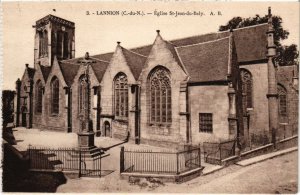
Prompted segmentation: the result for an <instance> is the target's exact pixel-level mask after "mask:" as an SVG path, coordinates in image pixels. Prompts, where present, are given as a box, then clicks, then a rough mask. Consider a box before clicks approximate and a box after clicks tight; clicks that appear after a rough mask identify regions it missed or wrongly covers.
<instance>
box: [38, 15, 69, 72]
mask: <svg viewBox="0 0 300 195" xmlns="http://www.w3.org/2000/svg"><path fill="white" fill-rule="evenodd" d="M33 27H34V28H35V37H34V40H35V41H34V67H35V68H36V65H37V64H40V65H43V66H51V65H52V63H53V59H54V56H56V57H57V59H58V60H66V59H71V58H74V57H75V24H74V22H70V21H68V20H65V19H62V18H59V17H56V16H53V15H47V16H45V17H44V18H42V19H39V20H38V21H36V24H35V26H33Z"/></svg>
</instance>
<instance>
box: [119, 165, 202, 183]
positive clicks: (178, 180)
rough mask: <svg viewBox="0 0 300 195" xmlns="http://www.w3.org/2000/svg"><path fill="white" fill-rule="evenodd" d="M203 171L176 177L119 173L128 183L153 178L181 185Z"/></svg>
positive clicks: (193, 171) (192, 171)
mask: <svg viewBox="0 0 300 195" xmlns="http://www.w3.org/2000/svg"><path fill="white" fill-rule="evenodd" d="M203 169H204V167H199V168H196V169H193V170H191V171H188V172H185V173H181V174H178V175H168V174H150V173H126V172H123V173H121V179H127V180H128V181H130V180H134V179H135V178H153V179H156V180H160V181H162V182H173V183H183V182H186V181H189V180H191V179H194V178H196V177H199V176H200V175H201V174H202V171H203Z"/></svg>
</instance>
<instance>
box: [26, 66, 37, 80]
mask: <svg viewBox="0 0 300 195" xmlns="http://www.w3.org/2000/svg"><path fill="white" fill-rule="evenodd" d="M27 73H28V77H29V78H33V76H34V73H35V69H34V68H30V67H27Z"/></svg>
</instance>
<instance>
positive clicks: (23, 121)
mask: <svg viewBox="0 0 300 195" xmlns="http://www.w3.org/2000/svg"><path fill="white" fill-rule="evenodd" d="M26 114H27V108H26V107H25V106H23V107H22V108H21V115H22V116H21V118H22V127H27V119H26Z"/></svg>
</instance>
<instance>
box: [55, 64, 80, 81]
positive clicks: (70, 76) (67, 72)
mask: <svg viewBox="0 0 300 195" xmlns="http://www.w3.org/2000/svg"><path fill="white" fill-rule="evenodd" d="M59 66H60V69H61V72H62V75H63V77H64V79H65V81H66V84H67V85H68V86H71V85H72V82H73V80H74V78H75V76H76V74H77V72H78V70H79V68H80V66H79V64H71V63H67V62H61V63H59Z"/></svg>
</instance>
